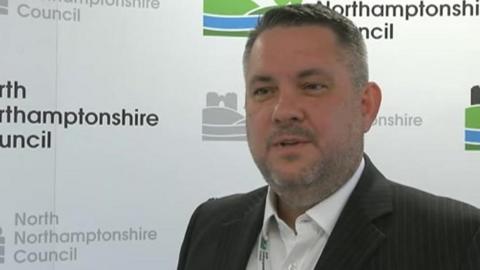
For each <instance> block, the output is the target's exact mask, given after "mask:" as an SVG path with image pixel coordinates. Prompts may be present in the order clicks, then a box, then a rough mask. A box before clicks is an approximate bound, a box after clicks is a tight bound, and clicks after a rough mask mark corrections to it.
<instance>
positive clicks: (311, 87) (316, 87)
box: [303, 83, 327, 91]
mask: <svg viewBox="0 0 480 270" xmlns="http://www.w3.org/2000/svg"><path fill="white" fill-rule="evenodd" d="M326 88H327V86H326V85H325V84H321V83H306V84H304V85H303V89H304V90H308V91H321V90H324V89H326Z"/></svg>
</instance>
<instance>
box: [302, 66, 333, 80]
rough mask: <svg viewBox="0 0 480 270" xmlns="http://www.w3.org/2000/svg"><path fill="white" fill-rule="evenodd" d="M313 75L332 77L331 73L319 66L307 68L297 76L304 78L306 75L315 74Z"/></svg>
mask: <svg viewBox="0 0 480 270" xmlns="http://www.w3.org/2000/svg"><path fill="white" fill-rule="evenodd" d="M313 75H320V76H327V77H331V75H330V73H328V72H327V71H325V70H323V69H319V68H310V69H305V70H302V71H300V72H298V73H297V78H299V79H302V78H305V77H309V76H313Z"/></svg>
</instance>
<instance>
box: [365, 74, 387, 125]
mask: <svg viewBox="0 0 480 270" xmlns="http://www.w3.org/2000/svg"><path fill="white" fill-rule="evenodd" d="M361 99H362V105H361V106H362V119H363V131H364V132H367V131H368V130H369V129H370V127H371V126H372V123H373V121H374V120H375V118H376V117H377V113H378V110H379V109H380V103H381V102H382V90H381V89H380V87H379V86H378V85H377V84H376V83H375V82H368V83H367V84H366V86H365V87H364V89H363V90H362V93H361Z"/></svg>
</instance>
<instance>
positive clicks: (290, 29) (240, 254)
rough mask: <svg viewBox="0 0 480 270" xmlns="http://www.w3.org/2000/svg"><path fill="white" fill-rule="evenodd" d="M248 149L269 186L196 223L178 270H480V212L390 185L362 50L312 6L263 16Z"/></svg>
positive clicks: (255, 43) (248, 59)
mask: <svg viewBox="0 0 480 270" xmlns="http://www.w3.org/2000/svg"><path fill="white" fill-rule="evenodd" d="M244 76H245V85H246V112H247V135H248V145H249V147H250V151H251V153H252V156H253V159H254V160H255V163H256V164H257V166H258V168H259V170H260V172H261V173H262V175H263V176H264V178H265V180H266V182H267V183H268V187H265V188H260V189H258V190H255V191H252V192H250V193H247V194H239V195H233V196H229V197H225V198H221V199H215V200H209V201H207V202H205V203H203V204H202V205H200V206H199V207H198V208H197V209H196V211H195V213H194V214H193V216H192V218H191V220H190V223H189V225H188V229H187V233H186V236H185V239H184V242H183V245H182V249H181V252H180V259H179V264H178V269H179V270H214V269H219V270H220V269H222V270H236V269H238V270H240V269H242V270H243V269H247V270H252V269H262V270H264V269H273V270H277V269H278V270H280V269H288V270H293V269H305V270H311V269H316V270H323V269H327V270H354V269H378V270H380V269H382V270H385V269H405V270H407V269H408V270H415V269H418V270H420V269H421V270H426V269H432V270H433V269H435V270H440V269H445V270H447V269H462V270H467V269H468V270H474V269H475V270H479V269H480V212H479V210H478V209H476V208H474V207H472V206H468V205H466V204H463V203H460V202H456V201H453V200H451V199H447V198H441V197H437V196H434V195H431V194H427V193H424V192H421V191H418V190H415V189H413V188H409V187H405V186H402V185H399V184H397V183H394V182H391V181H389V180H387V179H386V178H385V177H384V176H383V175H382V174H381V173H380V172H379V171H378V170H377V169H376V168H375V167H374V165H373V164H372V163H371V161H370V160H369V159H368V157H367V156H366V155H364V154H363V148H364V147H363V145H364V144H363V141H364V140H363V136H364V133H366V132H367V131H368V130H369V128H370V126H371V124H372V122H373V120H374V119H375V117H376V115H377V112H378V109H379V107H380V101H381V92H380V89H379V87H378V86H377V85H376V84H375V83H373V82H369V81H368V67H367V60H366V50H365V45H364V41H363V39H362V37H361V34H360V33H359V31H358V30H357V28H356V27H355V26H354V25H353V23H352V22H351V21H349V20H348V19H347V18H345V17H342V16H341V15H339V14H337V13H335V12H333V11H331V10H329V9H327V8H326V7H323V6H321V5H309V4H306V5H295V6H287V7H281V8H275V9H273V10H270V11H269V12H267V13H266V14H265V15H264V17H263V18H262V20H261V22H260V23H259V25H258V26H257V28H256V30H255V31H253V32H252V33H251V35H250V37H249V39H248V41H247V44H246V47H245V53H244Z"/></svg>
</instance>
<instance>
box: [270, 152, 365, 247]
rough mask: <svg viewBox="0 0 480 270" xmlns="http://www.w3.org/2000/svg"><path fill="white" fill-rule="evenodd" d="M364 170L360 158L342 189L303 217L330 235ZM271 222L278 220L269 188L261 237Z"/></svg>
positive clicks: (274, 198)
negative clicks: (308, 218)
mask: <svg viewBox="0 0 480 270" xmlns="http://www.w3.org/2000/svg"><path fill="white" fill-rule="evenodd" d="M364 168H365V160H364V158H363V157H362V160H361V162H360V165H359V166H358V168H357V170H356V171H355V173H353V175H352V177H350V179H349V180H348V181H347V182H346V183H345V184H344V185H343V186H342V187H340V188H339V189H338V190H337V191H335V193H333V194H332V195H330V196H329V197H327V198H326V199H324V200H323V201H321V202H319V203H317V204H316V205H314V206H313V207H312V208H310V209H308V210H307V211H306V212H305V215H308V216H309V217H310V218H311V219H313V220H314V221H315V222H316V223H317V224H318V225H319V226H320V227H321V228H322V229H323V231H324V232H325V233H326V234H327V235H330V234H331V233H332V231H333V228H334V227H335V223H336V222H337V220H338V217H339V216H340V213H341V212H342V210H343V207H344V206H345V204H346V203H347V200H348V198H349V197H350V194H351V193H352V191H353V189H354V188H355V186H356V185H357V183H358V181H359V180H360V176H361V175H362V172H363V169H364ZM273 221H276V223H277V224H278V223H279V221H280V218H279V216H278V213H277V209H276V195H275V193H274V192H273V191H272V189H271V188H270V187H269V188H268V193H267V201H266V203H265V214H264V218H263V227H262V235H263V237H265V238H268V231H269V228H270V226H273V223H274V222H273ZM281 222H283V221H281Z"/></svg>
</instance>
